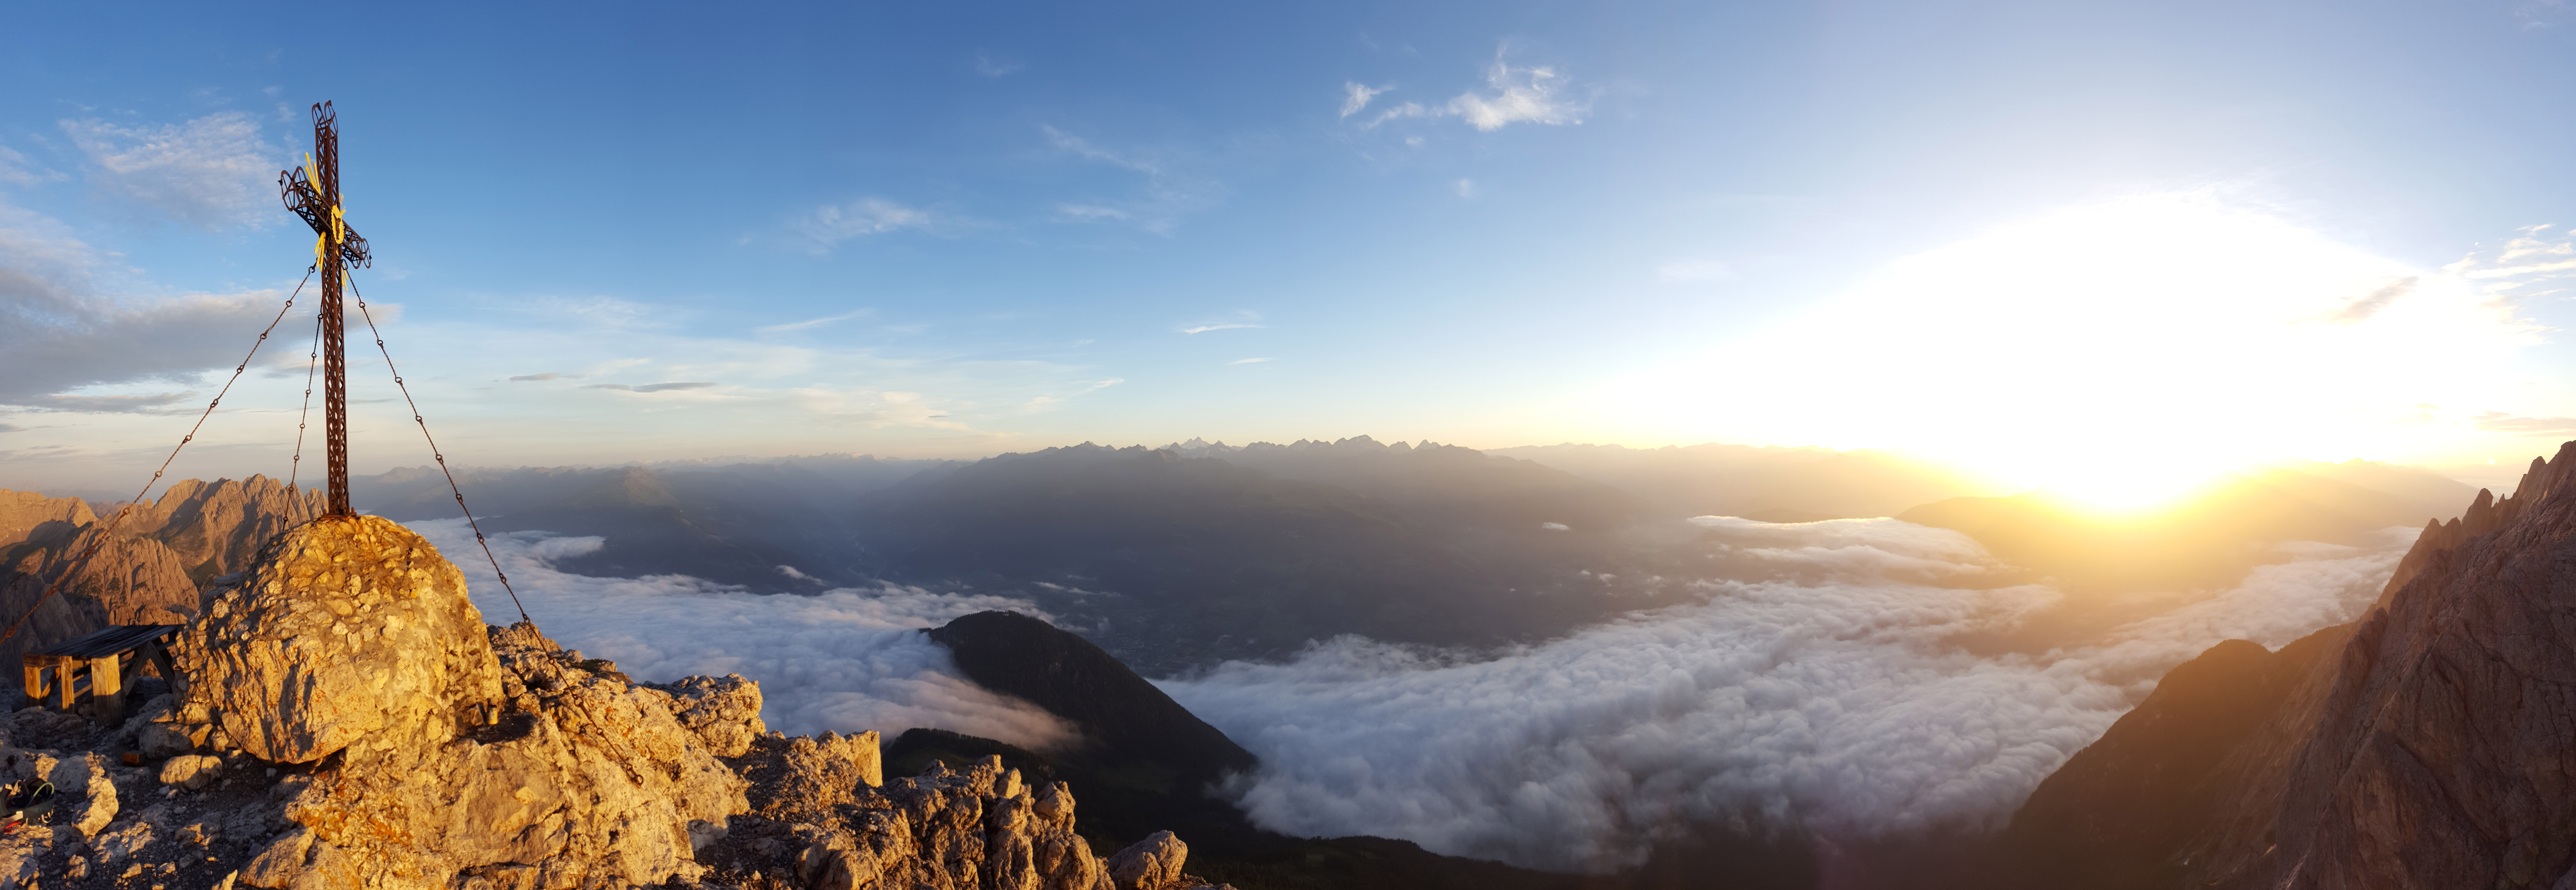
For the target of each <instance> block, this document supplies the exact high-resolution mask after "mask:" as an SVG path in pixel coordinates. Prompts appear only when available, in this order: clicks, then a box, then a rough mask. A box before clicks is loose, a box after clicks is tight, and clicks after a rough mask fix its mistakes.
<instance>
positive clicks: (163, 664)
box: [140, 641, 188, 701]
mask: <svg viewBox="0 0 2576 890" xmlns="http://www.w3.org/2000/svg"><path fill="white" fill-rule="evenodd" d="M140 651H141V652H142V653H143V654H145V655H149V656H151V658H152V666H153V667H157V668H160V669H161V678H162V679H164V680H167V681H169V683H170V700H172V701H186V700H187V699H188V678H186V677H183V676H180V675H179V666H178V665H176V664H173V663H172V662H171V660H170V647H167V646H163V645H161V644H160V643H159V642H157V641H155V642H150V643H145V644H143V648H142V650H140Z"/></svg>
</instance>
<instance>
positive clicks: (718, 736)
mask: <svg viewBox="0 0 2576 890" xmlns="http://www.w3.org/2000/svg"><path fill="white" fill-rule="evenodd" d="M653 688H655V689H658V690H660V691H662V692H664V693H667V694H669V695H670V696H671V716H672V717H673V718H675V719H677V720H679V721H680V725H681V726H685V727H688V729H689V731H690V732H694V733H697V734H698V738H699V739H700V740H702V741H704V742H706V743H707V748H708V749H709V750H712V751H714V752H716V756H719V757H740V756H742V755H743V752H746V751H749V750H751V743H752V740H753V739H757V738H759V737H760V735H761V734H762V733H765V732H768V731H769V727H768V726H767V725H765V724H763V723H762V722H761V721H760V707H761V699H760V684H758V683H754V682H751V681H750V680H746V679H743V677H742V675H741V674H727V675H725V676H723V677H686V678H683V679H681V680H680V681H678V682H676V683H668V684H658V685H655V686H654V687H653ZM868 784H870V785H875V784H877V783H876V782H874V781H871V782H869V783H868Z"/></svg>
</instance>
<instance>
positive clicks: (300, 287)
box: [0, 269, 313, 640]
mask: <svg viewBox="0 0 2576 890" xmlns="http://www.w3.org/2000/svg"><path fill="white" fill-rule="evenodd" d="M312 280H313V270H311V269H306V270H304V281H299V282H296V283H295V292H294V293H291V294H288V295H286V305H284V306H280V307H278V309H277V317H276V318H272V319H269V320H268V327H266V328H263V329H261V330H260V332H259V339H257V340H253V341H251V344H250V353H249V354H247V355H244V356H242V360H241V364H238V365H234V366H233V376H232V378H231V379H229V380H225V381H224V388H223V389H220V390H216V391H215V400H214V401H211V402H207V403H206V410H205V411H203V412H200V413H199V414H198V415H197V423H196V425H195V426H191V427H189V428H188V434H187V435H185V436H181V437H179V444H178V445H177V446H176V447H173V448H171V449H170V456H169V457H165V458H162V459H161V468H160V469H158V470H154V471H152V478H151V479H148V480H145V481H144V483H143V489H142V490H141V491H137V492H135V493H134V499H133V500H130V501H126V502H125V506H122V507H118V508H116V515H115V516H112V517H109V518H108V520H107V527H106V528H104V529H102V530H100V531H99V533H98V536H97V537H95V538H91V539H90V542H89V546H87V547H84V548H82V549H81V552H80V555H79V556H77V557H73V558H72V566H71V568H70V569H69V570H67V571H65V572H63V573H62V574H60V575H56V576H54V580H53V581H52V582H51V583H48V584H46V585H45V592H44V593H43V594H41V595H38V596H37V597H36V601H35V602H33V603H30V604H28V605H27V611H26V614H23V615H20V616H18V620H16V621H12V622H10V623H9V630H8V631H6V632H0V640H7V639H9V638H10V637H14V636H17V635H18V629H19V628H21V627H24V626H26V624H27V619H29V618H34V617H36V610H37V609H39V608H43V607H44V605H45V601H46V600H48V599H52V598H53V596H54V593H55V592H56V591H59V590H61V589H62V587H63V584H65V583H66V582H69V581H71V580H72V579H74V578H78V577H80V573H81V570H82V569H86V568H88V567H89V560H90V557H93V556H96V555H98V548H99V547H101V546H103V545H105V544H106V543H107V542H108V540H109V539H110V538H112V537H114V536H115V534H116V526H117V524H118V523H122V522H124V521H125V514H127V513H130V512H133V510H134V505H136V504H140V503H142V502H143V496H144V495H147V494H150V493H152V486H153V485H154V484H155V483H158V482H160V481H161V474H163V473H167V472H169V471H170V462H171V461H174V460H178V459H179V450H180V449H182V448H186V447H188V443H189V442H192V441H195V440H196V438H197V431H198V430H201V429H204V428H205V426H206V418H208V417H211V416H213V415H214V413H215V406H216V405H221V404H223V403H224V394H225V393H229V392H232V391H233V384H234V383H236V382H238V381H240V380H241V375H242V371H243V370H245V369H247V368H249V367H250V360H251V359H253V358H256V357H258V356H259V347H260V345H261V344H264V343H267V342H268V335H269V332H270V331H275V330H277V323H278V322H281V321H285V320H286V310H289V309H293V308H295V298H296V297H299V296H302V295H303V294H304V285H305V284H306V283H307V282H310V281H312Z"/></svg>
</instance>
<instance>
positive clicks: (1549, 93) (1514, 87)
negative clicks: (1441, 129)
mask: <svg viewBox="0 0 2576 890" xmlns="http://www.w3.org/2000/svg"><path fill="white" fill-rule="evenodd" d="M1564 80H1565V76H1564V75H1562V74H1558V73H1556V69H1554V68H1549V67H1545V66H1539V67H1531V68H1513V67H1511V66H1509V65H1505V64H1503V61H1502V60H1501V59H1495V60H1494V65H1493V67H1491V68H1488V69H1486V70H1485V85H1486V86H1489V87H1492V88H1493V89H1494V94H1493V95H1491V96H1479V95H1476V94H1475V93H1465V94H1461V95H1460V96H1459V97H1458V98H1455V99H1451V100H1449V105H1448V107H1447V111H1448V112H1449V113H1451V114H1455V115H1457V116H1459V117H1462V118H1465V119H1466V120H1467V125H1468V126H1472V127H1475V128H1476V129H1479V130H1499V129H1502V128H1503V126H1504V125H1505V124H1513V123H1520V122H1529V123H1536V124H1549V125H1565V124H1579V123H1582V122H1583V108H1582V107H1581V106H1579V105H1576V104H1574V103H1573V102H1572V101H1570V100H1568V99H1567V98H1565V97H1564V96H1562V95H1560V94H1559V93H1560V91H1562V90H1563V89H1564V87H1565V84H1564Z"/></svg>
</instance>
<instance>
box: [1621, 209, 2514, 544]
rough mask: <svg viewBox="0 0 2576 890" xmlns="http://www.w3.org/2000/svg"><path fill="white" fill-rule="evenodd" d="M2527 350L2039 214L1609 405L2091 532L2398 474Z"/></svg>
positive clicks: (2479, 301)
mask: <svg viewBox="0 0 2576 890" xmlns="http://www.w3.org/2000/svg"><path fill="white" fill-rule="evenodd" d="M2532 337H2533V334H2532V331H2531V329H2530V328H2529V327H2528V326H2526V325H2524V324H2522V323H2520V322H2518V321H2516V320H2515V319H2514V318H2513V317H2512V315H2511V313H2510V311H2509V310H2507V309H2504V308H2500V307H2499V306H2498V305H2497V304H2496V303H2494V302H2493V301H2492V300H2489V299H2487V298H2486V297H2484V296H2483V295H2482V294H2481V293H2480V292H2479V290H2478V289H2477V288H2476V287H2474V286H2472V285H2471V284H2470V283H2469V282H2467V281H2465V280H2463V279H2461V278H2459V277H2457V276H2453V275H2450V274H2447V273H2444V272H2441V271H2438V270H2422V269H2416V268H2411V267H2409V266H2407V265H2405V264H2402V263H2398V262H2395V261H2391V260H2387V259H2383V258H2380V257H2376V256H2372V255H2370V254H2368V253H2366V252H2363V251H2360V250H2357V249H2354V248H2351V247H2348V246H2345V245H2342V244H2338V243H2335V242H2334V241H2332V240H2329V239H2327V238H2325V237H2322V236H2320V235H2318V234H2316V233H2314V232H2310V231H2307V230H2304V229H2301V228H2298V227H2296V226H2293V225H2290V224H2288V223H2285V222H2283V221H2281V220H2279V219H2276V218H2273V217H2271V216H2267V215H2264V214H2260V213H2254V212H2248V211H2244V210H2240V209H2234V208H2231V207H2228V206H2226V205H2224V204H2222V203H2221V202H2219V201H2217V200H2215V199H2212V198H2209V197H2207V196H2203V195H2196V194H2184V195H2159V196H2148V197H2139V198H2133V199H2129V200H2123V201H2116V202H2111V203H2106V204H2101V205H2095V206H2090V207H2083V208H2076V209H2071V210H2065V211H2060V212H2056V213H2052V214H2047V215H2044V216H2041V217H2038V218H2035V219H2031V220H2028V221H2025V222H2022V223H2019V224H2015V225H2008V226H2004V227H2001V228H1998V229H1995V230H1993V231H1990V232H1987V233H1985V234H1983V235H1980V236H1978V237H1975V238H1971V239H1968V240H1965V241H1961V242H1958V243H1955V244H1951V245H1949V246H1946V247H1942V248H1939V249H1936V250H1932V251H1929V252H1926V253H1922V254H1918V255H1915V256H1911V257H1907V258H1905V259H1902V260H1900V261H1898V262H1896V263H1894V264H1892V265H1891V266H1890V267H1889V268H1887V269H1886V270H1884V271H1883V272H1882V273H1881V274H1879V275H1877V276H1875V277H1874V278H1873V279H1871V280H1869V281H1867V282H1866V283H1864V284H1862V285H1861V286H1859V287H1857V288H1855V289H1854V290H1853V291H1851V292H1849V293H1847V294H1845V295H1843V296H1842V297H1841V298H1839V299H1835V300H1831V301H1827V303H1826V304H1825V305H1824V306H1823V307H1822V308H1820V309H1818V310H1817V311H1815V312H1812V313H1810V314H1808V315H1806V316H1804V317H1801V318H1796V319H1793V320H1791V321H1788V322H1786V323H1784V324H1781V325H1779V326H1777V327H1774V328H1772V329H1770V330H1766V331H1763V332H1761V333H1760V334H1758V335H1756V336H1754V337H1750V338H1747V339H1745V340H1743V341H1740V342H1737V343H1734V344H1731V345H1729V346H1727V347H1725V348H1722V349H1719V350H1715V351H1712V352H1711V353H1709V354H1707V355H1705V356H1702V357H1700V358H1698V359H1696V360H1694V361H1692V362H1689V363H1687V364H1685V365H1683V366H1679V367H1673V368H1666V369H1662V370H1660V371H1658V372H1656V373H1654V374H1652V375H1648V376H1646V377H1644V378H1641V379H1632V380H1629V381H1625V382H1623V384H1622V386H1621V388H1620V390H1619V391H1618V392H1617V393H1615V394H1612V395H1611V396H1610V397H1608V398H1606V399H1605V401H1606V402H1609V403H1611V404H1613V405H1616V406H1618V407H1619V408H1622V409H1625V410H1630V411H1637V410H1640V409H1642V408H1645V407H1646V406H1648V405H1654V406H1659V407H1660V408H1661V409H1662V412H1663V413H1664V414H1666V415H1669V414H1672V413H1674V412H1672V411H1671V408H1672V406H1674V405H1675V404H1680V405H1686V406H1690V407H1691V408H1692V409H1694V411H1695V421H1696V423H1697V425H1696V426H1695V427H1692V428H1690V429H1675V430H1674V431H1673V432H1674V433H1675V434H1676V438H1690V437H1694V436H1698V437H1705V438H1717V439H1723V440H1728V441H1747V440H1751V441H1770V442H1781V443H1815V444H1828V445H1834V446H1838V447H1875V448H1896V449H1903V450H1906V451H1910V452H1913V453H1917V454H1921V455H1924V456H1927V457H1932V458H1936V459H1941V460H1946V461H1949V462H1952V463H1955V464H1958V465H1960V466H1963V467H1966V468H1970V469H1973V470H1977V471H1981V472H1984V473H1987V474H1989V475H1992V476H1994V477H1996V478H1999V479H2003V480H2008V481H2010V482H2013V483H2016V484H2020V485H2025V486H2029V487H2044V488H2048V489H2052V490H2055V491H2058V492H2061V493H2063V494H2064V495H2065V496H2067V497H2069V498H2072V499H2075V500H2078V501H2081V502H2084V503H2088V504H2093V505H2096V506H2098V507H2101V508H2104V509H2124V510H2126V509H2138V508H2143V507H2149V506H2153V505H2155V504H2157V503H2160V502H2163V501H2165V500H2168V499H2171V498H2173V497H2176V496H2179V495H2181V494H2184V493H2186V492H2188V491H2189V490H2190V489H2191V488H2192V487H2194V486H2196V485H2198V484H2200V483H2202V482H2204V481H2207V480H2209V479H2211V478H2213V477H2214V476H2216V475H2217V474H2219V473H2222V472H2225V471H2227V470H2228V469H2231V468H2235V467H2240V466H2244V465H2248V464H2252V463H2256V462H2259V461H2263V460H2269V459H2277V458H2281V457H2291V456H2311V455H2313V456H2320V457H2328V456H2332V457H2337V458H2340V457H2343V456H2350V455H2352V454H2354V453H2364V454H2369V453H2405V452H2406V450H2407V449H2408V448H2409V447H2412V446H2413V443H2414V442H2416V441H2419V440H2422V439H2424V438H2425V437H2428V436H2430V435H2432V434H2433V433H2434V432H2435V431H2433V430H2430V429H2428V428H2427V426H2426V424H2425V423H2424V422H2423V421H2424V415H2425V413H2426V409H2427V408H2428V407H2438V406H2456V407H2458V408H2462V409H2469V408H2475V407H2478V406H2481V405H2483V404H2485V403H2487V402H2489V401H2491V400H2492V399H2491V396H2493V395H2494V394H2495V392H2496V390H2497V389H2498V388H2500V387H2507V386H2511V385H2512V382H2511V380H2512V377H2513V375H2511V374H2510V373H2509V372H2508V371H2509V369H2508V366H2507V363H2509V362H2510V361H2511V355H2512V353H2513V347H2515V346H2518V345H2521V344H2523V343H2526V342H2529V341H2530V340H2531V339H2532Z"/></svg>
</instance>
